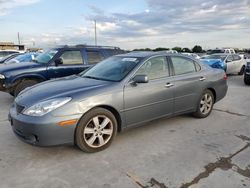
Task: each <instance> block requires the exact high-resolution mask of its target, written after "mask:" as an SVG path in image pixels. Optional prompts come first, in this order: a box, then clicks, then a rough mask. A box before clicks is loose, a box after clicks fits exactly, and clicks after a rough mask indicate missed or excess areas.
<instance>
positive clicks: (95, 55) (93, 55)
mask: <svg viewBox="0 0 250 188" xmlns="http://www.w3.org/2000/svg"><path fill="white" fill-rule="evenodd" d="M84 53H85V54H84V58H85V61H86V63H87V64H88V65H89V66H94V65H95V64H97V63H99V62H100V61H102V60H104V59H105V55H104V53H103V50H101V49H85V51H84Z"/></svg>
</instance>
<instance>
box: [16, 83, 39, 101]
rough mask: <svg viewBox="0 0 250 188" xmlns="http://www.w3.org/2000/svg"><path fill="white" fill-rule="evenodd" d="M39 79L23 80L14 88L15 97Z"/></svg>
mask: <svg viewBox="0 0 250 188" xmlns="http://www.w3.org/2000/svg"><path fill="white" fill-rule="evenodd" d="M37 83H38V81H37V80H22V81H21V82H20V83H19V84H18V85H17V86H16V88H15V90H14V97H17V95H18V94H19V93H20V92H21V91H23V90H24V89H25V88H27V87H30V86H33V85H35V84H37Z"/></svg>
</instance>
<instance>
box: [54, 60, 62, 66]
mask: <svg viewBox="0 0 250 188" xmlns="http://www.w3.org/2000/svg"><path fill="white" fill-rule="evenodd" d="M55 64H56V66H58V65H62V64H63V59H62V58H58V59H56V60H55Z"/></svg>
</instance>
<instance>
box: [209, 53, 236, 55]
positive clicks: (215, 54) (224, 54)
mask: <svg viewBox="0 0 250 188" xmlns="http://www.w3.org/2000/svg"><path fill="white" fill-rule="evenodd" d="M210 55H232V54H229V53H215V54H210Z"/></svg>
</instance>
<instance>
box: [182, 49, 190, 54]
mask: <svg viewBox="0 0 250 188" xmlns="http://www.w3.org/2000/svg"><path fill="white" fill-rule="evenodd" d="M182 52H187V53H191V52H192V51H191V50H190V49H189V48H183V49H182Z"/></svg>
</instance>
